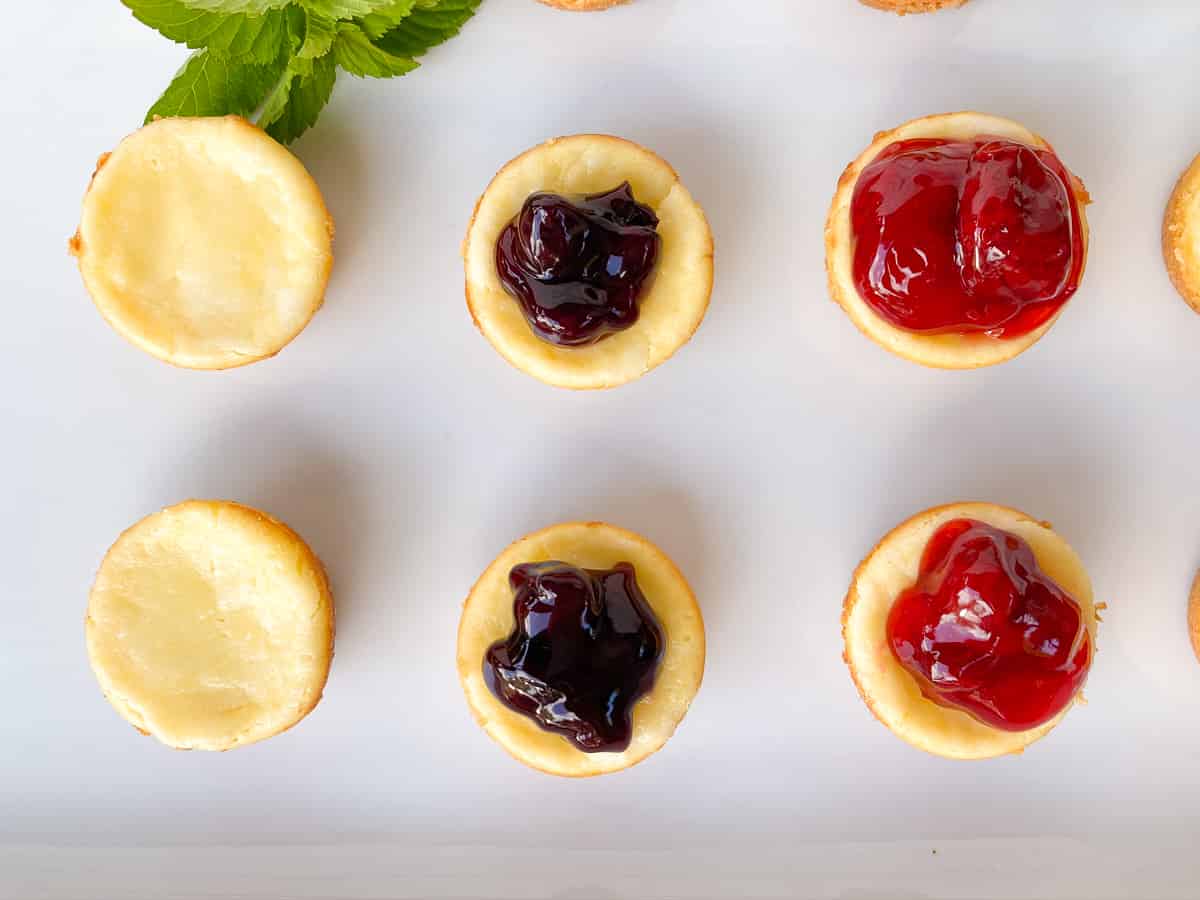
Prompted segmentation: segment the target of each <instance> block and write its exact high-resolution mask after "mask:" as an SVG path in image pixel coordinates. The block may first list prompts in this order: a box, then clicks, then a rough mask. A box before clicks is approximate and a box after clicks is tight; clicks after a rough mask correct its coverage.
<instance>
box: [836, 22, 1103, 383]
mask: <svg viewBox="0 0 1200 900" xmlns="http://www.w3.org/2000/svg"><path fill="white" fill-rule="evenodd" d="M964 2H965V0H964ZM974 115H979V116H986V115H989V114H987V113H979V112H977V111H975V110H960V111H958V112H950V113H935V114H933V115H928V116H920V117H919V118H916V119H910V120H909V121H907V122H903V123H901V124H900V125H897V126H896V127H895V128H889V129H885V130H883V131H878V132H876V133H875V135H874V136H873V137H872V138H871V142H870V144H868V145H867V148H866V149H865V150H863V152H862V153H860V154H859V155H858V156H857V157H855V158H854V159H853V160H852V161H851V162H850V163H849V165H847V166H846V168H845V169H844V170H843V171H842V174H841V177H840V178H838V182H837V187H836V189H835V190H834V193H833V199H832V200H831V201H830V203H829V211H828V212H827V213H826V215H825V276H826V283H827V285H828V290H829V296H830V297H831V298H832V299H833V301H834V302H835V303H837V304H838V306H840V307H841V308H842V311H843V312H845V313H846V316H847V317H848V318H849V319H850V321H851V322H852V323H853V324H854V327H855V328H857V329H858V330H859V331H860V332H861V333H862V334H863V335H865V336H866V337H868V338H870V339H871V341H872V342H874V343H876V344H878V345H879V346H880V347H882V348H883V349H884V350H887V351H888V352H889V353H892V354H894V355H896V356H899V357H900V358H901V359H907V360H908V361H909V362H914V363H916V364H917V365H920V366H925V367H927V368H931V369H947V370H961V369H982V368H986V367H988V366H993V365H998V364H1000V363H1002V362H1008V361H1009V360H1010V359H1013V358H1014V357H1016V356H1019V355H1020V354H1022V353H1024V352H1025V351H1026V350H1028V349H1029V348H1030V347H1032V346H1033V345H1034V344H1036V343H1037V342H1038V341H1040V340H1041V339H1042V338H1043V337H1044V336H1045V334H1046V332H1048V331H1049V330H1050V329H1051V328H1052V327H1053V326H1054V323H1055V322H1057V321H1058V318H1059V316H1061V315H1062V314H1063V312H1064V311H1065V310H1066V308H1067V304H1065V303H1064V304H1063V305H1062V306H1060V307H1059V308H1058V312H1056V313H1055V314H1054V315H1053V316H1051V317H1050V319H1049V320H1048V321H1047V322H1045V323H1044V324H1043V325H1041V326H1039V327H1038V328H1036V329H1034V330H1033V331H1032V332H1030V333H1029V334H1028V335H1022V336H1021V337H1019V338H1015V339H1012V340H1011V341H1008V342H1003V343H1007V344H1008V347H1009V349H1011V351H1012V352H1011V353H1006V354H997V355H996V356H995V357H994V358H992V359H988V360H986V361H978V360H974V359H972V360H967V359H963V360H961V361H960V362H958V363H957V364H956V363H953V362H935V361H933V360H930V359H924V358H919V357H917V356H914V355H908V354H904V353H900V352H898V351H897V350H894V349H893V348H892V347H889V346H887V345H886V344H884V343H883V342H882V341H880V340H879V339H878V337H877V336H876V335H875V334H873V333H872V332H871V330H870V329H868V328H867V327H865V326H864V324H863V323H862V322H860V321H859V319H858V317H857V316H855V315H854V313H853V312H852V310H851V307H850V304H849V303H848V301H847V299H846V296H845V291H844V290H843V285H842V284H841V282H840V281H839V280H838V278H837V277H836V275H835V273H834V267H833V259H834V257H835V255H836V254H838V253H842V252H845V253H849V252H850V248H849V247H845V248H842V247H840V246H839V244H838V241H837V237H836V234H835V220H836V219H837V213H838V209H839V207H840V206H841V203H842V201H843V200H844V199H845V197H846V195H847V194H848V193H850V192H851V191H853V190H854V186H855V184H856V183H857V182H858V176H859V174H860V173H861V172H862V170H863V169H864V168H865V167H866V165H867V164H868V163H869V162H870V161H871V160H872V159H874V158H875V156H876V155H877V154H878V153H879V151H880V150H881V149H882V148H883V147H884V146H886V145H887V144H889V143H891V142H892V141H893V140H894V136H895V135H897V134H898V133H899V132H901V131H903V130H904V129H906V128H908V127H909V126H911V125H913V124H915V123H917V122H924V121H929V120H933V119H942V118H947V119H948V118H951V117H956V116H974ZM1029 133H1030V134H1032V135H1033V136H1034V138H1036V139H1037V140H1038V142H1040V143H1041V144H1042V145H1043V146H1044V147H1045V148H1046V149H1047V150H1049V151H1050V152H1052V153H1055V152H1056V151H1055V150H1054V147H1053V146H1052V145H1051V144H1050V142H1049V141H1047V140H1046V139H1045V138H1044V137H1042V136H1041V135H1040V134H1037V133H1036V132H1033V131H1030V132H1029ZM1064 168H1066V166H1065V164H1064ZM1067 174H1069V175H1070V176H1071V187H1072V188H1073V190H1074V191H1075V197H1076V201H1077V203H1078V206H1079V222H1080V225H1081V227H1082V229H1083V266H1082V268H1081V269H1080V279H1081V280H1082V278H1083V274H1084V273H1085V272H1086V271H1087V262H1088V252H1089V250H1090V247H1091V240H1090V239H1089V237H1090V235H1089V230H1088V221H1087V214H1086V207H1087V206H1088V204H1090V203H1091V202H1092V198H1091V195H1090V194H1088V192H1087V188H1086V187H1085V186H1084V184H1083V181H1082V180H1080V178H1079V176H1077V175H1076V174H1075V173H1074V172H1072V171H1071V170H1070V169H1069V168H1068V169H1067ZM876 321H877V322H878V323H879V325H880V326H882V328H883V329H886V330H893V331H901V329H897V328H895V326H893V325H891V324H890V323H888V322H885V321H883V320H882V319H880V318H878V317H876ZM905 334H909V333H908V332H905ZM910 336H911V335H910ZM1030 338H1032V339H1030ZM999 343H1001V342H998V344H999Z"/></svg>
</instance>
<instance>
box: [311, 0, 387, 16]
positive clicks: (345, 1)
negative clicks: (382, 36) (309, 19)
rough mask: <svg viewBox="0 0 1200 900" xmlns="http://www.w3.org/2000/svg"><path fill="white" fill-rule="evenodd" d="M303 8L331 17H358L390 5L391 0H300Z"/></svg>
mask: <svg viewBox="0 0 1200 900" xmlns="http://www.w3.org/2000/svg"><path fill="white" fill-rule="evenodd" d="M300 5H301V6H303V7H304V8H305V9H307V10H310V11H312V12H315V13H320V14H321V15H323V16H328V17H329V18H331V19H359V18H362V17H363V16H366V15H370V14H371V13H373V12H377V11H379V10H381V9H386V8H387V7H389V6H391V5H392V0H300Z"/></svg>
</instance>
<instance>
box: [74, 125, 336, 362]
mask: <svg viewBox="0 0 1200 900" xmlns="http://www.w3.org/2000/svg"><path fill="white" fill-rule="evenodd" d="M332 239H333V222H332V220H331V219H330V217H329V212H328V211H327V210H326V208H325V202H324V200H323V199H322V197H321V192H320V190H319V189H318V188H317V184H316V182H315V181H313V179H312V176H310V175H309V173H308V171H307V170H306V169H305V168H304V166H303V164H301V162H300V161H299V160H298V159H296V157H294V156H293V155H292V154H291V153H289V152H288V151H287V150H286V149H284V147H283V146H281V145H280V144H278V143H276V142H275V141H274V140H272V139H271V138H270V137H269V136H268V135H267V134H266V133H265V132H264V131H262V130H261V129H259V128H257V127H255V126H254V125H252V124H250V123H249V122H247V121H246V120H245V119H243V118H240V117H238V116H226V117H222V118H167V119H158V120H157V121H155V122H152V123H150V124H149V125H146V126H145V127H143V128H141V129H140V130H139V131H136V132H134V133H133V134H132V135H130V136H129V137H127V138H125V140H123V141H122V142H121V143H120V144H119V145H118V146H117V148H116V149H115V150H114V151H113V152H112V153H107V154H105V155H104V156H102V157H101V158H100V162H99V164H98V165H97V167H96V172H95V174H94V175H93V176H92V181H91V184H90V186H89V187H88V191H87V194H86V196H85V197H84V201H83V217H82V220H81V223H80V225H79V230H78V231H77V232H76V234H75V236H74V237H73V238H72V239H71V244H70V246H71V252H72V253H73V254H74V255H75V256H76V257H77V258H78V261H79V271H80V272H81V273H82V275H83V281H84V284H85V285H86V287H87V289H88V292H89V293H90V294H91V296H92V299H93V300H94V301H95V304H96V308H97V309H99V311H100V313H101V315H103V316H104V318H105V319H106V320H107V321H108V323H109V324H110V325H112V327H113V328H115V329H116V330H117V332H118V333H119V334H121V335H122V336H123V337H124V338H126V339H127V340H129V341H130V342H132V343H133V344H135V345H137V346H138V347H140V348H142V349H143V350H145V351H146V352H147V353H150V354H152V355H153V356H156V357H158V358H159V359H161V360H164V361H166V362H169V363H171V364H173V365H176V366H182V367H185V368H190V369H228V368H233V367H235V366H244V365H246V364H248V363H252V362H256V361H257V360H260V359H264V358H266V357H269V356H273V355H274V354H276V353H278V352H279V351H280V350H281V349H282V348H283V347H284V346H285V345H286V344H287V343H288V342H289V341H291V340H292V339H293V338H294V337H296V335H298V334H299V333H300V331H301V330H302V329H303V328H304V327H305V326H306V325H307V324H308V322H309V320H310V319H312V317H313V315H314V313H316V311H317V309H318V308H319V307H320V306H321V303H322V302H323V300H324V297H325V287H326V284H327V283H328V281H329V273H330V269H331V267H332V265H333V253H332Z"/></svg>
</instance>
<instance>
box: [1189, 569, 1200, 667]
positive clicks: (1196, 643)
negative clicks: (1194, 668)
mask: <svg viewBox="0 0 1200 900" xmlns="http://www.w3.org/2000/svg"><path fill="white" fill-rule="evenodd" d="M1187 623H1188V637H1189V638H1191V641H1192V650H1193V652H1194V653H1195V654H1196V659H1197V660H1200V572H1197V573H1196V578H1195V580H1194V581H1192V590H1191V593H1190V594H1189V595H1188V613H1187Z"/></svg>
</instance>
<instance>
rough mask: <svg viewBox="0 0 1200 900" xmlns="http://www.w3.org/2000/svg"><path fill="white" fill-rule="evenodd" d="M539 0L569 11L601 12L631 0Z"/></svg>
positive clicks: (547, 4)
mask: <svg viewBox="0 0 1200 900" xmlns="http://www.w3.org/2000/svg"><path fill="white" fill-rule="evenodd" d="M538 2H539V3H542V4H544V5H546V6H552V7H554V8H555V9H565V10H566V11H567V12H599V11H600V10H602V9H611V8H612V7H614V6H621V5H622V4H625V3H630V2H631V0H538Z"/></svg>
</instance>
